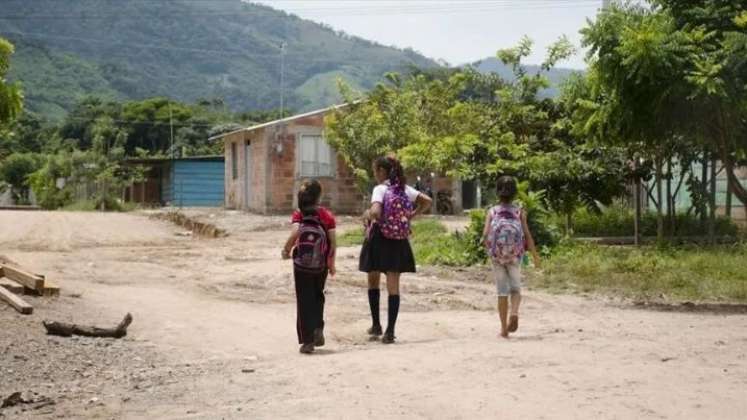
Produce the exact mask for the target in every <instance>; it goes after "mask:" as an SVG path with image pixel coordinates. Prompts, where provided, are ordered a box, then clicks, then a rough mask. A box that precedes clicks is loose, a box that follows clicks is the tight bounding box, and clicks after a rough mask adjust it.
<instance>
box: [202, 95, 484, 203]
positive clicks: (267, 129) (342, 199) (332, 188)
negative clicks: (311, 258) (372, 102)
mask: <svg viewBox="0 0 747 420" xmlns="http://www.w3.org/2000/svg"><path fill="white" fill-rule="evenodd" d="M336 108H337V107H331V108H325V109H320V110H317V111H312V112H308V113H305V114H299V115H295V116H291V117H287V118H283V119H280V120H276V121H270V122H267V123H264V124H259V125H255V126H252V127H246V128H242V129H239V130H236V131H232V132H229V133H225V134H220V135H217V136H214V137H211V138H210V139H211V140H214V141H222V142H223V144H224V147H225V148H224V150H225V191H226V197H225V206H226V208H229V209H240V210H247V211H252V212H257V213H263V214H268V213H288V212H290V211H292V210H293V209H294V208H295V207H296V192H297V191H298V187H299V185H300V183H301V181H302V180H303V179H306V178H314V179H317V180H319V181H320V183H321V184H322V188H323V191H324V192H323V196H322V204H323V205H324V206H326V207H329V208H330V209H332V210H333V211H335V212H337V213H341V214H352V213H358V212H360V211H361V210H362V208H363V206H364V205H365V203H364V198H363V195H362V194H361V192H360V191H359V190H358V186H357V185H356V180H355V177H354V175H353V172H352V170H351V169H350V168H349V167H348V166H347V165H346V163H345V161H344V159H343V158H342V157H341V156H339V155H338V154H337V153H336V152H335V151H334V150H333V149H332V148H331V147H330V146H329V144H328V143H327V142H326V141H325V138H324V117H325V115H327V114H328V113H329V112H331V111H333V110H334V109H336ZM408 176H410V175H409V174H408ZM410 181H411V183H414V179H413V177H412V176H410ZM432 185H433V187H434V194H435V193H436V192H438V191H440V190H443V189H446V190H448V191H450V192H451V193H452V197H453V198H452V200H453V209H454V211H456V212H461V210H462V198H463V197H462V188H461V185H462V183H461V182H460V181H456V180H452V179H451V178H444V177H435V179H434V180H433V184H432ZM472 200H473V201H474V198H473V199H472ZM435 207H436V206H435V203H434V209H435Z"/></svg>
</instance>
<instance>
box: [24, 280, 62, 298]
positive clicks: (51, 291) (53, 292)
mask: <svg viewBox="0 0 747 420" xmlns="http://www.w3.org/2000/svg"><path fill="white" fill-rule="evenodd" d="M24 289H25V292H26V294H28V295H35V296H46V297H55V296H59V295H60V286H58V285H56V284H55V283H52V282H51V281H49V280H44V288H43V289H42V290H41V291H39V290H33V289H29V288H28V287H26V288H24Z"/></svg>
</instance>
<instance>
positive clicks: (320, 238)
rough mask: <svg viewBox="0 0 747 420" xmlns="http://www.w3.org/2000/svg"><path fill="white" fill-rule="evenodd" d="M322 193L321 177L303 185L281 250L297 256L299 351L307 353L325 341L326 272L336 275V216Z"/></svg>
mask: <svg viewBox="0 0 747 420" xmlns="http://www.w3.org/2000/svg"><path fill="white" fill-rule="evenodd" d="M321 195H322V187H321V184H319V181H316V180H311V181H304V183H303V184H302V185H301V188H300V189H299V191H298V210H296V211H294V212H293V215H292V216H291V223H292V224H293V229H292V231H291V233H290V235H289V237H288V240H287V241H286V243H285V247H284V248H283V252H282V257H283V259H290V258H291V257H293V259H294V266H293V280H294V282H295V286H296V305H297V316H296V333H297V334H298V342H299V344H301V348H300V349H299V351H300V352H301V353H305V354H309V353H313V351H314V347H321V346H323V345H324V285H325V283H326V280H327V275H328V274H331V275H332V276H334V275H335V271H336V269H335V251H336V248H337V240H336V235H335V228H336V223H335V216H334V214H332V212H331V211H329V210H327V209H326V208H324V207H321V206H319V202H320V199H321ZM302 232H303V236H304V237H303V238H301V237H300V236H301V233H302ZM302 254H303V255H302ZM321 254H324V255H321Z"/></svg>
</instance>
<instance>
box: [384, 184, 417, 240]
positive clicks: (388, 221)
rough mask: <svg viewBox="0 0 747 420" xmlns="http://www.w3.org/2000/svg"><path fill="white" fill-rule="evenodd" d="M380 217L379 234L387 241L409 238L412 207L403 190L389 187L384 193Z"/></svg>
mask: <svg viewBox="0 0 747 420" xmlns="http://www.w3.org/2000/svg"><path fill="white" fill-rule="evenodd" d="M383 201H384V202H383V203H382V206H383V211H382V215H381V221H380V225H381V234H382V235H384V237H385V238H387V239H397V240H401V239H407V238H409V237H410V233H411V230H410V219H411V218H412V212H413V210H414V206H413V204H412V202H411V201H410V199H409V198H408V197H407V194H406V193H405V190H404V188H400V187H398V186H396V185H392V186H389V187H388V188H387V189H386V193H384V200H383Z"/></svg>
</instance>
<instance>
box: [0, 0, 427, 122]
mask: <svg viewBox="0 0 747 420" xmlns="http://www.w3.org/2000/svg"><path fill="white" fill-rule="evenodd" d="M2 4H3V7H2V8H1V9H0V36H3V37H5V38H8V39H10V40H11V42H13V43H14V44H16V55H15V56H14V58H13V67H12V69H11V73H10V78H11V79H12V80H20V81H21V82H22V83H23V86H24V92H25V95H26V98H27V100H26V106H27V108H29V109H30V110H32V111H34V112H38V113H43V114H46V115H50V116H57V117H59V116H61V115H63V114H64V112H65V110H69V109H70V107H71V105H72V104H73V103H74V102H75V101H76V100H77V99H78V98H80V97H81V96H82V95H85V94H91V93H93V94H101V95H104V96H108V97H116V98H119V99H123V100H126V99H142V98H146V97H152V96H168V97H172V98H175V99H178V100H182V101H188V102H192V101H196V100H198V99H201V98H222V99H223V100H224V101H225V102H226V103H227V104H228V106H230V107H231V108H232V109H233V110H235V111H244V110H250V109H271V108H275V107H278V106H279V102H280V94H279V92H280V68H281V58H280V45H281V44H282V43H285V55H284V61H285V66H284V76H285V86H286V89H285V92H286V104H287V106H288V107H289V108H293V109H296V110H299V111H301V110H308V109H312V108H317V107H322V106H326V105H329V104H331V102H333V101H335V100H336V99H337V98H336V94H335V93H334V92H335V91H336V87H335V83H336V78H337V77H343V78H345V79H348V80H349V82H350V83H351V84H352V85H354V86H359V87H361V88H369V87H372V86H373V85H374V84H375V83H376V82H377V81H379V80H381V76H382V75H383V74H384V73H385V72H387V71H396V70H401V69H404V68H405V66H406V65H408V64H415V65H418V66H424V67H430V66H435V65H436V64H435V62H433V61H432V60H429V59H427V58H426V57H423V56H422V55H420V54H418V53H416V52H414V51H411V50H399V49H395V48H391V47H385V46H382V45H379V44H376V43H372V42H369V41H366V40H363V39H360V38H357V37H352V36H349V35H346V34H344V33H341V32H336V31H334V30H333V29H331V28H329V27H327V26H325V25H321V24H317V23H314V22H311V21H307V20H303V19H300V18H298V17H296V16H294V15H289V14H287V13H285V12H282V11H278V10H275V9H272V8H270V7H266V6H262V5H257V4H252V3H245V2H242V1H241V0H167V1H150V0H66V1H59V0H3V2H2Z"/></svg>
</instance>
